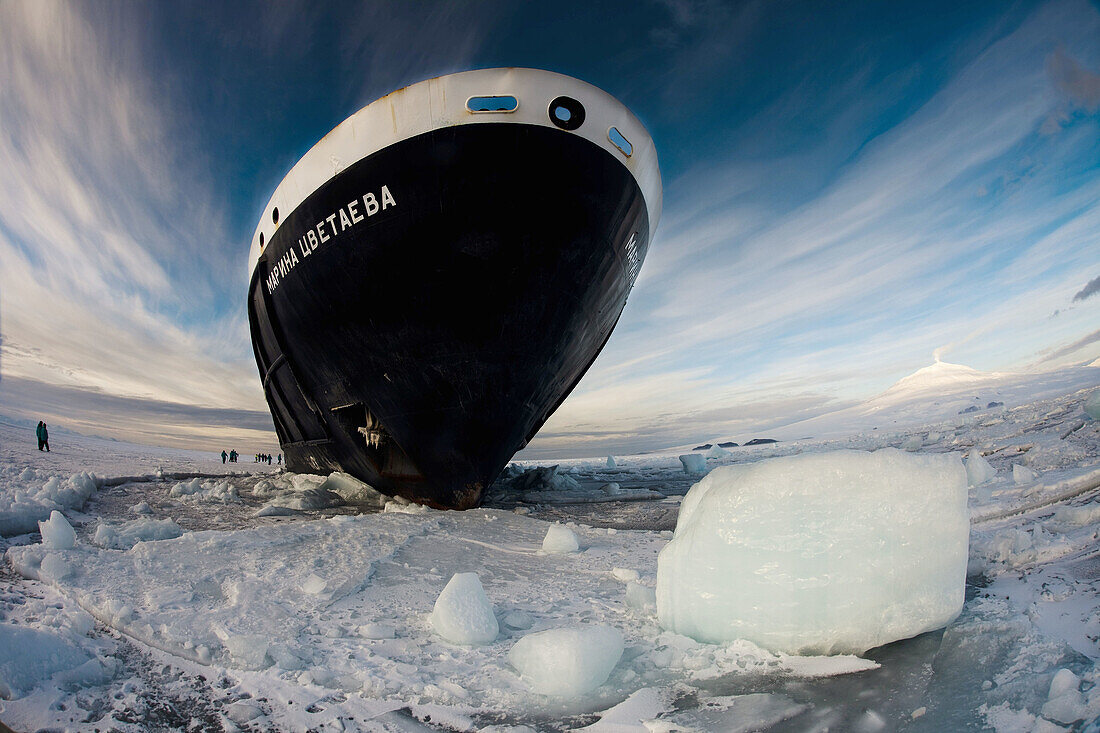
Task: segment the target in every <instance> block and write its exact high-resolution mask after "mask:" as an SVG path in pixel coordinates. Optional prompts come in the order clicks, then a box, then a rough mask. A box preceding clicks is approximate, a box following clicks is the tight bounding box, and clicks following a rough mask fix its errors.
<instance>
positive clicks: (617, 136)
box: [607, 127, 634, 158]
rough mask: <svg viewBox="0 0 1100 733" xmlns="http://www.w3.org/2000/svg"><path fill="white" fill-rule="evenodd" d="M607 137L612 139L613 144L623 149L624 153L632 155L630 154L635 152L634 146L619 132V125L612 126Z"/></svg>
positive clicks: (628, 155)
mask: <svg viewBox="0 0 1100 733" xmlns="http://www.w3.org/2000/svg"><path fill="white" fill-rule="evenodd" d="M607 139H608V140H610V141H611V144H612V145H614V146H615V147H617V148H618V149H619V150H621V151H622V153H623V155H625V156H626V157H628V158H629V157H630V154H631V153H633V152H634V146H633V145H631V144H630V141H629V140H627V139H626V138H625V137H623V134H622V133H621V132H619V129H618V128H617V127H611V128H608V130H607Z"/></svg>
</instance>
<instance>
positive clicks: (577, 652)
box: [508, 625, 623, 697]
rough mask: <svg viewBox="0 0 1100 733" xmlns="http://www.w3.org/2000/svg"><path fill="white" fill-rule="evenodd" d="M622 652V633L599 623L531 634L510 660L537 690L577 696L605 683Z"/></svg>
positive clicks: (510, 656)
mask: <svg viewBox="0 0 1100 733" xmlns="http://www.w3.org/2000/svg"><path fill="white" fill-rule="evenodd" d="M622 655H623V635H622V634H621V633H620V632H619V631H618V630H617V629H614V628H612V627H611V626H606V625H598V626H591V627H578V628H561V629H548V630H547V631H540V632H537V633H534V634H528V635H527V636H525V637H523V638H522V639H520V640H519V641H517V642H516V644H515V646H513V647H512V650H511V651H510V652H508V661H509V662H510V663H511V664H512V666H513V667H515V668H516V669H517V670H518V671H519V673H520V674H521V675H522V676H523V680H524V682H526V683H527V684H529V685H530V686H531V689H532V690H534V691H535V692H537V693H539V694H541V695H561V696H564V697H577V696H580V695H586V694H588V693H590V692H592V691H593V690H595V689H596V688H597V687H599V686H600V685H602V684H603V683H604V682H606V681H607V678H608V676H609V675H610V674H611V670H613V669H614V668H615V665H616V664H618V663H619V659H620V658H621V657H622Z"/></svg>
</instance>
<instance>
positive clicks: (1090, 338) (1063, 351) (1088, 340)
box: [1041, 331, 1100, 362]
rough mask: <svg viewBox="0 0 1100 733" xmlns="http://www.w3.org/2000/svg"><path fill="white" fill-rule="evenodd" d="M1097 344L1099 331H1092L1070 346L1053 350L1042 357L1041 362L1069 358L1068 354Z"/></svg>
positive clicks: (1099, 336) (1099, 339) (1099, 335)
mask: <svg viewBox="0 0 1100 733" xmlns="http://www.w3.org/2000/svg"><path fill="white" fill-rule="evenodd" d="M1097 342H1100V331H1093V332H1092V333H1090V334H1088V335H1087V336H1084V337H1082V338H1079V339H1077V340H1076V341H1074V342H1073V343H1071V344H1067V345H1065V346H1063V347H1062V348H1060V349H1055V350H1054V351H1052V352H1051V353H1050V354H1048V355H1047V356H1044V357H1043V358H1042V360H1041V361H1044V362H1046V361H1056V360H1058V359H1061V358H1063V357H1066V356H1069V355H1070V354H1074V353H1076V352H1078V351H1080V350H1081V349H1083V348H1085V347H1086V346H1090V345H1092V344H1095V343H1097Z"/></svg>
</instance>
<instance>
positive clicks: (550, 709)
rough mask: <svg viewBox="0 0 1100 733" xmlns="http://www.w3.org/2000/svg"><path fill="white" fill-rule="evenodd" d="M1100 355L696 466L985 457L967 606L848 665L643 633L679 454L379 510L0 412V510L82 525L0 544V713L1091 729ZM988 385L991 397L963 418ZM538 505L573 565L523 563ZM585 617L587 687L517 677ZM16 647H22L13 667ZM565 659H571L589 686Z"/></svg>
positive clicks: (273, 478)
mask: <svg viewBox="0 0 1100 733" xmlns="http://www.w3.org/2000/svg"><path fill="white" fill-rule="evenodd" d="M1098 371H1100V370H1092V376H1091V377H1090V376H1089V375H1088V373H1083V374H1084V376H1082V374H1077V375H1076V376H1075V377H1074V378H1073V379H1069V380H1068V381H1067V379H1066V378H1065V377H1064V376H1060V377H1059V379H1060V380H1062V381H1057V380H1055V381H1054V387H1052V386H1051V383H1050V382H1049V381H1048V382H1045V383H1036V384H1035V385H1034V389H1032V390H1031V393H1032V394H1034V395H1040V396H1041V397H1042V398H1041V399H1026V393H1027V390H1025V389H1024V386H1021V384H1019V383H1018V382H1013V383H1012V385H1011V387H1012V388H1011V390H1008V391H1002V392H999V393H998V392H997V390H996V385H995V384H992V385H991V383H987V382H981V383H980V384H977V386H975V384H970V383H966V384H963V385H962V386H961V387H960V390H961V391H960V392H959V393H958V394H956V395H955V396H954V397H953V401H952V402H951V408H950V410H948V411H946V412H949V413H950V414H946V413H945V411H944V410H939V412H937V410H938V409H939V408H938V407H937V408H936V409H932V408H931V407H930V408H929V409H928V410H927V412H926V413H924V414H926V415H927V416H929V419H927V420H925V421H924V422H921V421H920V420H919V419H915V418H919V416H920V415H921V414H922V413H921V411H920V409H919V400H916V398H914V399H910V400H908V401H905V402H904V405H905V413H904V416H905V418H906V419H905V420H902V421H900V422H897V423H895V422H893V418H890V417H889V415H885V413H884V412H882V411H880V412H879V413H878V418H880V419H881V423H880V424H881V426H882V427H881V428H880V429H878V430H876V429H874V427H879V424H876V425H874V426H869V425H868V424H866V423H859V424H858V425H855V424H854V423H852V420H853V419H854V418H852V417H851V413H849V414H847V415H845V416H844V420H843V421H841V422H840V423H838V424H840V425H841V427H847V428H848V429H847V432H845V431H844V430H840V429H836V428H835V426H833V429H824V428H823V429H821V430H820V431H819V433H818V434H820V435H824V436H827V437H825V438H805V439H800V440H787V441H784V442H780V443H775V444H767V445H761V446H754V447H751V448H733V449H730V450H729V455H726V456H718V457H715V458H707V459H706V468H707V470H708V471H709V470H713V468H714V467H716V466H720V465H732V464H736V463H745V462H753V461H758V460H761V459H764V458H769V457H774V456H782V455H793V454H797V453H810V452H821V451H829V450H835V449H839V448H845V449H857V450H873V449H878V448H883V447H895V448H903V449H905V450H908V451H913V452H927V453H946V452H956V453H959V454H960V455H964V454H967V453H969V452H971V451H976V452H978V453H979V454H981V455H982V456H983V457H984V460H986V461H988V462H989V464H990V465H991V466H992V468H994V469H995V470H996V473H995V474H994V475H993V477H992V478H991V479H990V480H988V481H986V482H984V483H981V484H978V485H976V486H972V487H970V489H969V494H970V496H969V512H970V519H971V537H970V552H969V567H968V572H967V587H966V600H965V604H964V606H963V611H962V614H961V615H960V616H959V617H958V618H957V619H956V620H955V621H954V622H952V623H951V624H950V625H949V626H948V627H947V628H946V629H944V630H939V631H934V632H930V633H926V634H923V635H921V636H918V637H916V638H914V639H907V640H903V641H900V642H895V643H893V644H888V645H886V646H883V647H878V648H876V649H871V650H869V651H868V652H866V653H864V654H863V655H861V656H832V657H805V656H787V655H783V654H774V653H770V652H767V651H765V650H763V649H761V648H759V647H756V646H754V645H753V644H751V643H749V642H746V641H733V642H730V643H726V644H701V643H698V642H695V641H692V640H691V639H688V638H687V637H684V636H680V635H677V634H673V633H671V632H668V631H665V630H663V629H662V628H661V627H660V626H659V625H658V623H657V619H656V609H655V606H654V605H653V603H652V597H653V596H652V589H653V587H654V584H655V577H656V570H657V554H658V553H659V552H660V551H661V549H662V548H663V547H665V545H666V544H667V543H668V541H669V539H670V538H671V535H672V532H671V530H673V529H674V528H675V525H676V516H677V512H678V509H679V502H680V500H681V498H682V496H683V494H685V493H686V492H687V490H688V489H689V488H690V487H691V485H692V484H693V483H694V482H695V481H697V480H698V477H697V476H688V475H685V474H684V472H683V468H682V466H681V463H680V461H679V460H678V455H679V454H682V453H683V450H682V449H670V450H669V451H666V452H662V453H655V454H649V455H642V456H616V457H615V462H614V464H615V465H614V467H609V465H608V464H609V461H607V460H606V456H601V457H598V458H597V457H593V458H591V459H573V460H568V461H561V462H560V463H558V470H557V471H556V472H542V474H541V475H542V477H543V479H545V480H542V479H540V480H539V481H536V480H534V479H531V480H525V481H524V482H522V483H523V485H522V487H519V486H516V485H505V482H502V483H501V485H500V486H498V487H496V489H495V490H494V491H493V493H492V494H491V497H490V501H489V503H488V505H487V506H486V507H485V508H483V509H480V510H475V511H469V512H464V513H456V512H437V511H432V510H426V509H423V508H420V507H415V506H406V505H403V504H401V503H397V502H390V503H389V504H386V505H385V506H384V510H379V509H378V507H377V506H372V505H371V504H370V501H371V498H370V495H369V493H365V492H361V493H356V490H355V487H354V486H352V487H350V488H349V486H348V485H347V483H346V482H343V483H341V482H340V481H333V482H329V483H328V484H325V485H322V484H321V483H320V481H319V480H317V479H313V478H311V477H302V478H296V477H293V476H287V475H280V474H278V472H277V471H275V470H274V468H275V467H272V468H270V469H269V468H268V467H267V466H263V467H260V466H257V465H254V464H251V463H239V464H235V465H230V466H223V465H222V464H221V461H220V458H216V457H214V456H209V457H207V456H204V455H202V454H198V453H193V452H186V451H171V450H168V449H148V448H145V447H142V446H133V445H127V444H122V443H114V442H111V441H100V440H97V439H92V438H81V437H74V436H64V440H61V439H60V438H61V437H62V436H60V435H59V436H58V438H59V439H57V440H54V441H51V442H52V443H54V446H53V447H54V448H55V450H54V452H53V453H51V454H50V455H49V456H45V455H44V454H39V453H38V451H37V450H35V446H34V445H33V444H32V441H27V440H26V439H25V438H26V436H25V435H23V433H24V432H25V428H18V429H17V428H15V427H12V426H6V425H4V424H3V423H0V502H7V504H6V505H5V506H8V507H15V506H17V505H18V506H23V507H28V506H30V505H29V504H27V502H26V501H23V500H24V499H27V498H28V497H30V498H35V497H37V499H35V500H36V501H38V503H39V504H40V505H41V506H40V508H35V507H30V508H29V509H27V511H46V514H45V516H43V517H42V519H45V518H47V517H48V516H49V514H50V512H51V511H53V510H54V509H55V508H56V509H58V510H60V511H62V512H63V513H64V515H65V516H66V518H67V521H68V522H69V523H71V524H72V525H73V526H74V528H75V529H76V534H77V543H76V546H75V547H73V548H71V549H52V548H49V547H44V546H43V545H42V544H41V537H40V535H39V534H38V533H37V532H33V531H32V532H30V533H27V534H17V535H14V536H6V537H4V538H3V539H2V540H0V550H3V551H4V552H5V562H3V563H0V683H2V684H0V720H2V721H3V722H4V723H6V724H7V725H8V726H10V727H12V728H14V729H16V730H38V729H41V728H65V729H71V730H89V731H90V730H97V729H98V730H124V731H142V730H151V729H160V730H226V731H229V730H320V731H324V730H356V729H361V730H446V731H474V730H492V731H502V730H512V731H524V730H570V729H577V728H585V727H588V728H590V729H591V730H594V731H601V730H602V731H653V730H723V731H736V730H774V731H787V730H790V731H802V730H824V729H830V730H920V731H923V730H927V731H941V730H961V729H990V730H998V731H1030V730H1057V729H1059V728H1061V729H1073V730H1096V729H1097V724H1096V722H1095V721H1096V719H1097V717H1098V716H1100V686H1098V685H1097V682H1098V681H1100V679H1098V675H1097V671H1096V660H1097V658H1098V657H1100V641H1098V640H1100V539H1098V538H1100V423H1098V422H1097V421H1094V420H1091V419H1089V418H1088V417H1087V416H1086V414H1085V413H1084V411H1083V405H1084V403H1085V401H1086V399H1087V398H1088V397H1089V394H1090V390H1089V389H1082V388H1081V387H1082V386H1085V385H1084V384H1083V383H1082V379H1092V380H1093V381H1092V382H1091V384H1093V385H1094V384H1096V382H1097V381H1100V380H1098V379H1097V376H1096V374H1097V372H1098ZM926 382H927V380H925V383H921V384H919V385H918V386H919V387H921V388H922V389H924V388H926V387H927V384H926ZM1090 386H1091V385H1090ZM1055 387H1056V388H1057V389H1055ZM979 388H980V390H982V391H981V392H980V394H979V391H978V390H979ZM966 390H971V391H974V394H973V395H970V394H968V393H967V391H966ZM918 396H919V395H918ZM975 396H976V397H978V398H979V399H977V400H975V399H974V397H975ZM1006 396H1008V398H1007V399H1006V398H1005V397H1006ZM993 397H1001V398H1002V399H1000V400H996V401H1003V402H1004V403H1005V404H1004V405H1002V406H1000V407H997V408H991V409H982V410H979V411H973V412H970V413H966V414H959V410H958V409H955V408H956V406H957V405H959V404H969V403H970V402H973V403H977V402H980V403H981V405H986V404H987V403H988V402H991V401H995V400H994V399H993ZM1013 398H1015V399H1013ZM929 399H931V398H929ZM939 401H941V402H944V400H939ZM915 405H918V406H915ZM898 414H900V413H898ZM897 416H898V415H895V418H896V417H897ZM861 419H862V418H861ZM903 423H904V424H903ZM887 427H888V429H886V428H887ZM813 432H814V431H812V430H809V429H807V430H806V431H805V432H801V433H799V434H801V435H810V434H812V433H813ZM32 437H33V436H32ZM700 437H701V438H705V439H707V440H710V439H712V438H713V436H700ZM543 465H547V466H548V465H549V464H547V463H546V462H543ZM1015 465H1019V466H1021V467H1023V468H1026V469H1027V471H1014V470H1013V467H1014V466H1015ZM532 467H533V464H531V465H523V466H520V468H521V469H526V468H532ZM28 469H29V470H28ZM81 472H86V473H88V474H92V473H94V474H95V482H96V484H95V487H94V490H93V491H92V492H91V493H90V495H88V496H87V497H86V498H81V497H80V496H78V495H77V494H79V492H77V494H73V493H71V492H70V493H69V494H65V493H63V492H62V489H63V488H64V487H65V485H66V484H65V482H66V481H69V482H70V483H71V477H72V476H73V475H74V474H79V473H81ZM1032 474H1034V478H1031V475H1032ZM511 475H512V476H513V477H514V476H516V475H519V471H513V472H512V474H511ZM547 476H549V477H550V478H548V479H547V478H546V477H547ZM555 477H557V478H555ZM561 477H568V478H569V479H570V480H569V481H565V480H564V479H562V478H561ZM1018 478H1019V479H1020V480H1018ZM54 479H56V481H55V482H54V483H53V484H51V486H52V487H53V488H52V489H51V490H49V491H44V487H45V486H46V485H47V484H49V483H50V481H52V480H54ZM196 479H197V483H194V482H195V481H196ZM540 481H541V483H540ZM187 482H192V483H187ZM78 483H79V482H78ZM181 483H186V485H185V486H184V487H183V488H181V489H177V490H176V491H175V492H174V491H173V489H174V488H175V487H177V486H178V485H179V484H181ZM71 485H72V486H76V484H72V483H71ZM326 487H328V488H326ZM332 489H339V490H340V492H341V493H339V495H338V498H337V499H336V500H333V499H332V496H334V495H337V494H336V492H334V491H333V490H332ZM344 495H346V496H353V497H358V499H359V500H360V501H361V502H366V503H360V504H358V505H349V504H347V503H339V502H340V497H343V496H344ZM59 497H61V498H64V499H65V501H63V502H62V503H61V504H59V505H58V506H57V507H51V506H49V502H54V503H55V504H56V503H57V499H58V498H59ZM540 499H541V500H540ZM17 500H18V501H17ZM19 501H23V503H22V504H19ZM334 501H335V502H338V503H334ZM295 507H301V508H295ZM311 507H312V508H311ZM555 522H557V523H561V524H562V525H564V526H566V527H568V528H569V530H570V531H571V532H572V533H573V534H574V535H575V536H576V538H577V541H578V545H579V547H578V550H577V551H576V552H569V553H560V554H559V553H547V552H545V551H544V550H543V541H544V539H545V538H546V536H547V532H548V529H549V528H550V526H551V525H552V524H553V523H555ZM176 534H179V536H173V535H176ZM97 536H99V537H100V538H101V541H100V542H96V537H97ZM157 537H166V538H165V539H157ZM127 547H128V548H129V549H125V548H127ZM460 573H476V574H477V577H478V579H479V582H480V584H481V585H482V587H483V589H484V592H485V595H486V597H487V600H488V601H489V604H490V605H491V608H492V610H493V613H494V614H495V617H496V619H497V621H498V631H497V635H496V637H495V638H494V639H493V640H491V641H489V642H487V643H480V642H479V643H478V644H477V645H473V644H459V643H454V642H453V641H449V640H447V639H445V638H443V637H441V636H440V635H439V634H438V633H437V632H436V630H435V629H434V628H433V625H432V621H431V615H432V611H433V608H434V606H435V604H436V601H437V599H438V598H439V595H440V593H441V591H442V590H443V589H444V587H445V586H446V585H447V583H448V582H449V581H450V579H451V578H452V576H454V575H455V574H460ZM600 627H610V628H611V629H613V630H614V631H615V632H617V633H618V634H619V635H621V637H622V640H623V649H622V654H621V657H619V658H618V661H617V663H615V665H614V667H613V668H612V669H611V671H610V672H609V673H608V676H607V678H606V681H603V682H602V683H601V684H598V685H597V686H596V687H595V688H594V689H592V690H588V689H587V687H586V688H585V690H584V691H583V692H582V693H579V694H576V695H573V696H569V697H562V696H555V695H540V694H536V693H534V692H532V686H533V685H535V684H538V683H539V682H540V681H539V680H535V679H534V678H531V677H528V678H525V677H524V674H523V672H522V670H521V669H518V668H517V667H515V666H513V664H512V663H511V662H510V661H509V653H510V651H511V650H512V648H513V646H514V645H515V644H516V642H518V640H519V639H521V638H523V637H525V636H528V635H530V634H535V633H538V632H542V631H547V630H552V629H578V628H600ZM539 638H544V637H539ZM597 646H598V645H597ZM535 648H536V649H537V648H538V646H537V645H535ZM583 648H584V646H583V645H581V646H580V647H579V649H581V650H582V651H583ZM30 651H36V652H38V653H39V655H38V656H39V657H40V658H41V662H40V663H36V664H34V665H29V664H27V663H26V662H25V660H26V659H27V655H28V653H29V652H30ZM583 662H585V659H583V658H580V659H577V658H576V657H570V659H569V663H571V664H577V663H582V666H581V667H578V669H581V670H582V673H584V674H587V670H589V669H591V666H588V667H586V666H584V665H583ZM521 666H522V665H521ZM597 672H599V674H593V675H592V679H593V680H596V682H598V681H599V680H600V679H602V672H603V670H602V669H599V670H597ZM1052 726H1059V728H1054V727H1052Z"/></svg>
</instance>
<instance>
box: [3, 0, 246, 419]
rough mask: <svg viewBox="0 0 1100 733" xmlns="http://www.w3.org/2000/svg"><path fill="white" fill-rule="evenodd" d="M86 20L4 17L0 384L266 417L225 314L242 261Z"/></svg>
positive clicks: (44, 5) (124, 50)
mask: <svg viewBox="0 0 1100 733" xmlns="http://www.w3.org/2000/svg"><path fill="white" fill-rule="evenodd" d="M83 10H87V8H81V7H80V6H75V5H71V4H67V3H53V2H41V3H4V4H2V5H0V169H2V170H4V175H3V176H2V177H0V261H2V262H3V263H4V266H3V268H0V294H2V296H3V302H2V306H3V312H2V315H3V322H2V326H3V332H4V343H3V352H2V356H3V363H2V366H3V370H4V377H5V378H11V377H25V378H35V379H44V380H57V381H59V382H60V383H63V384H67V385H70V386H83V387H85V388H88V389H93V390H102V391H104V392H109V393H114V394H118V395H128V396H135V397H145V398H149V399H154V400H172V401H181V402H193V403H195V404H200V405H238V406H240V405H256V406H258V405H262V401H261V399H260V393H259V389H258V386H257V384H256V380H255V376H254V374H251V373H250V372H253V371H254V368H255V367H254V366H253V365H252V364H251V363H250V361H251V360H250V358H249V351H248V341H247V329H246V325H245V320H244V314H243V311H242V310H241V309H239V308H235V309H226V308H225V307H224V305H223V304H224V303H225V302H228V301H230V300H234V298H233V297H232V295H231V294H232V293H233V292H234V291H236V290H238V288H239V289H240V291H243V288H244V283H243V282H242V281H243V275H242V276H241V277H227V276H226V273H227V272H228V273H233V272H237V271H238V270H241V271H243V267H242V266H240V265H239V264H238V263H240V262H241V261H243V259H244V257H245V254H244V252H243V249H242V248H234V247H227V246H226V243H227V241H228V240H229V237H228V236H227V235H226V233H225V223H224V222H225V214H224V212H223V211H222V210H221V209H220V208H219V207H218V206H217V205H215V204H214V202H213V199H212V198H211V195H210V191H211V190H213V189H214V186H212V185H211V183H210V181H209V180H205V179H204V178H203V175H204V174H203V172H202V169H201V166H200V165H199V164H198V163H197V162H196V160H195V159H196V158H197V157H198V156H195V155H194V154H193V153H191V152H189V151H186V150H184V149H182V148H183V145H181V143H180V142H177V140H180V141H186V140H187V137H186V134H185V132H186V131H185V130H184V129H181V127H180V126H179V124H178V123H177V122H176V121H174V117H173V110H172V109H171V108H170V107H168V106H166V105H165V104H164V103H163V100H162V99H160V98H159V97H158V95H157V94H156V90H155V89H154V88H153V84H152V81H151V80H150V79H149V78H148V77H147V76H146V75H145V74H144V69H143V68H142V65H141V62H140V55H139V54H137V52H136V50H135V49H134V48H132V47H128V46H127V44H126V41H125V38H126V34H125V33H120V34H116V35H117V36H119V38H112V40H111V42H110V43H107V42H106V41H105V36H106V35H107V34H106V32H105V31H103V30H102V29H97V28H96V27H93V26H92V24H90V23H89V21H88V19H87V18H86V17H84V15H83V14H82V11H83ZM107 17H114V16H109V15H108V16H107ZM115 19H116V20H118V18H115ZM120 25H121V26H125V23H120ZM115 30H116V31H117V30H118V29H117V28H116V29H115ZM184 144H185V143H184Z"/></svg>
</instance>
